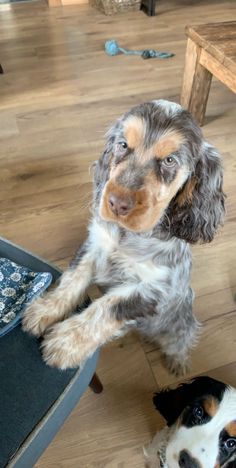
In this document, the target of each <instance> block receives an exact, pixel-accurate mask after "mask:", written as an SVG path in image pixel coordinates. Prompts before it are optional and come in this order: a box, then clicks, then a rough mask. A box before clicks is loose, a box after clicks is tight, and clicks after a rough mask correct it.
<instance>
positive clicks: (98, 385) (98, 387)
mask: <svg viewBox="0 0 236 468" xmlns="http://www.w3.org/2000/svg"><path fill="white" fill-rule="evenodd" d="M89 386H90V388H91V390H92V391H93V392H94V393H101V392H102V391H103V386H102V382H101V381H100V379H99V377H98V376H97V374H94V375H93V378H92V380H91V382H90V384H89Z"/></svg>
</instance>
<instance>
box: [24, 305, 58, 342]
mask: <svg viewBox="0 0 236 468" xmlns="http://www.w3.org/2000/svg"><path fill="white" fill-rule="evenodd" d="M53 312H55V311H54V310H51V307H50V303H49V301H47V299H45V298H43V297H39V298H38V299H36V300H35V301H33V302H32V303H31V304H29V305H28V307H27V308H26V310H25V311H24V314H23V318H22V328H23V330H24V331H25V332H28V333H30V334H31V335H34V336H37V337H39V336H40V335H43V333H44V332H45V330H46V329H47V328H48V327H50V326H51V325H52V324H53V323H55V320H56V319H55V313H53Z"/></svg>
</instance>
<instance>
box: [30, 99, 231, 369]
mask: <svg viewBox="0 0 236 468" xmlns="http://www.w3.org/2000/svg"><path fill="white" fill-rule="evenodd" d="M223 214H224V194H223V191H222V166H221V159H220V156H219V154H218V152H217V151H216V149H215V148H214V147H213V146H212V145H211V144H209V143H208V142H206V141H205V140H204V138H203V135H202V132H201V130H200V128H199V127H198V125H197V124H196V122H195V121H194V120H193V119H192V117H191V115H190V114H189V113H188V112H186V111H185V110H184V109H183V108H182V107H181V106H180V105H178V104H175V103H173V102H168V101H164V100H159V101H152V102H148V103H145V104H141V105H140V106H137V107H135V108H133V109H131V110H130V111H129V112H127V113H126V114H124V115H123V116H122V117H121V118H119V119H118V120H117V121H116V122H115V124H114V125H113V126H112V128H111V129H110V131H109V133H108V135H107V141H106V145H105V149H104V152H103V154H102V156H101V158H100V159H99V160H98V161H97V163H96V164H95V171H94V203H93V217H92V220H91V222H90V224H89V228H88V231H89V233H88V238H87V240H86V241H85V243H84V245H83V246H82V248H81V249H80V250H79V252H78V254H77V255H76V257H75V259H74V261H73V262H72V264H71V267H70V268H69V269H68V270H67V271H66V272H65V273H64V274H63V275H62V278H61V281H60V283H59V285H58V287H57V288H56V289H55V290H54V291H52V292H49V293H48V294H46V295H45V296H43V297H41V298H38V299H37V300H36V301H35V302H33V303H32V304H31V305H29V306H28V308H27V309H26V311H25V314H24V318H23V328H24V330H25V331H27V332H30V333H32V334H34V335H36V336H40V335H45V336H44V340H43V345H42V346H43V357H44V359H45V361H46V362H47V363H48V364H49V365H51V366H57V367H59V368H61V369H65V368H67V367H75V366H78V365H81V363H83V361H84V360H85V359H86V358H88V357H89V356H90V355H91V354H92V353H93V352H94V351H95V350H96V348H97V347H98V346H101V345H103V344H105V343H106V342H107V341H108V340H111V339H113V338H115V337H118V336H120V335H122V334H124V333H126V332H127V331H128V330H129V329H130V328H136V329H137V330H138V331H140V332H141V333H142V334H143V335H145V336H146V337H148V339H149V340H152V341H154V342H156V343H158V345H159V346H160V347H161V349H162V351H163V355H164V356H165V362H166V365H167V367H168V369H169V370H170V371H171V372H175V373H182V372H185V371H186V369H187V367H188V352H189V350H190V349H191V347H192V346H193V345H194V343H195V342H196V336H197V333H198V329H199V325H198V322H197V320H196V319H195V317H194V315H193V313H192V302H193V291H192V289H191V287H190V284H189V282H190V270H191V251H190V247H189V244H194V243H196V242H198V241H200V242H210V241H211V240H212V239H213V237H214V235H215V232H216V230H217V227H218V226H219V225H220V224H221V223H222V218H223ZM94 283H95V284H97V285H98V286H99V287H100V289H101V290H102V292H103V295H102V297H101V298H99V299H97V300H96V301H94V302H93V303H92V304H91V305H90V306H89V307H88V308H87V309H86V310H84V311H83V312H82V313H81V314H79V315H78V314H74V315H72V313H73V311H74V310H75V308H76V306H77V305H78V304H79V303H80V302H81V301H82V300H83V297H84V294H85V292H86V290H87V288H88V286H89V285H91V284H94Z"/></svg>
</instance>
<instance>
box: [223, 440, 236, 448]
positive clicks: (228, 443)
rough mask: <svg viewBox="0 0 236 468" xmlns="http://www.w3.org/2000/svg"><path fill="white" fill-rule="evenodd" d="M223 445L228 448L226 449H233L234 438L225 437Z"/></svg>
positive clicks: (235, 446)
mask: <svg viewBox="0 0 236 468" xmlns="http://www.w3.org/2000/svg"><path fill="white" fill-rule="evenodd" d="M225 447H226V448H227V449H228V450H233V449H234V448H236V439H232V438H230V439H227V440H226V441H225Z"/></svg>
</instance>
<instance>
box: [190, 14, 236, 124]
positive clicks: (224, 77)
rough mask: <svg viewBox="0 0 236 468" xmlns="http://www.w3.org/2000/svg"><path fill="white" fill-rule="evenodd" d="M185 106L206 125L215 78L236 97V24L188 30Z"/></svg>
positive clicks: (209, 25)
mask: <svg viewBox="0 0 236 468" xmlns="http://www.w3.org/2000/svg"><path fill="white" fill-rule="evenodd" d="M186 34H187V36H188V42H187V50H186V58H185V70H184V77H183V87H182V93H181V104H182V106H184V107H185V108H187V109H188V110H189V111H190V112H191V113H192V114H193V116H194V117H195V119H196V120H197V121H198V122H199V124H200V125H202V124H203V120H204V116H205V112H206V106H207V99H208V95H209V91H210V86H211V79H212V75H213V76H215V77H216V78H218V80H220V81H222V83H224V84H225V85H226V86H228V88H230V89H231V91H233V92H234V93H236V21H228V22H225V23H214V24H204V25H201V26H187V28H186Z"/></svg>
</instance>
